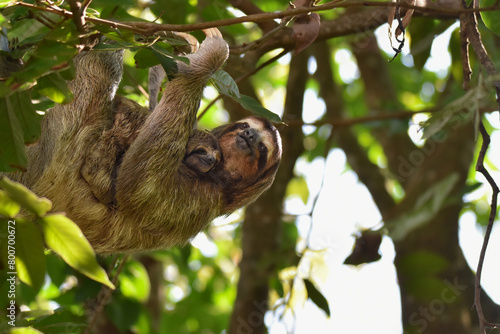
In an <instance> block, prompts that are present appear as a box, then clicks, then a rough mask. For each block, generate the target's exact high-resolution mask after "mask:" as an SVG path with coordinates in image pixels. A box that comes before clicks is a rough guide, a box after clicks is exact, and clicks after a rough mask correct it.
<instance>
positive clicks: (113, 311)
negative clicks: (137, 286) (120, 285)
mask: <svg viewBox="0 0 500 334" xmlns="http://www.w3.org/2000/svg"><path fill="white" fill-rule="evenodd" d="M140 311H141V304H140V303H139V302H137V301H135V300H133V299H129V298H126V297H125V296H123V295H121V294H117V295H115V296H114V297H113V302H112V303H110V304H109V305H107V306H106V313H107V314H108V316H109V318H110V319H111V321H112V322H113V323H114V324H115V325H116V326H117V327H118V329H120V330H122V331H127V330H128V329H130V327H132V326H133V325H134V324H135V322H136V321H137V319H138V318H139V314H140Z"/></svg>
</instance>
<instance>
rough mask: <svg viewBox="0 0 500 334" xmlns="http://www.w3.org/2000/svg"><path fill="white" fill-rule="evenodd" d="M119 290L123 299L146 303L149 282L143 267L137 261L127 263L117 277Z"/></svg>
mask: <svg viewBox="0 0 500 334" xmlns="http://www.w3.org/2000/svg"><path fill="white" fill-rule="evenodd" d="M119 281H120V290H121V292H122V293H123V295H124V296H125V297H129V298H132V299H135V300H137V301H140V302H146V301H147V300H148V298H149V291H150V288H151V286H150V281H149V276H148V273H147V271H146V268H144V265H143V264H142V263H140V262H139V261H128V262H127V264H126V266H125V270H124V271H123V272H122V273H121V274H120V276H119Z"/></svg>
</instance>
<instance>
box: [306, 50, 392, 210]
mask: <svg viewBox="0 0 500 334" xmlns="http://www.w3.org/2000/svg"><path fill="white" fill-rule="evenodd" d="M313 50H314V57H315V58H316V62H317V63H318V69H320V70H318V71H316V73H315V74H314V77H315V79H316V80H317V81H318V85H319V87H320V92H319V95H320V97H321V98H322V99H323V100H324V101H325V104H326V117H328V118H337V119H340V118H341V117H342V113H343V110H344V106H343V102H342V101H343V100H342V96H341V93H340V88H339V86H338V85H336V84H335V82H334V81H333V78H334V75H333V69H332V66H331V64H330V54H331V51H330V49H329V47H328V44H327V43H324V42H323V43H317V44H316V45H315V46H314V49H313ZM332 131H334V132H335V139H336V141H337V143H338V145H339V147H340V148H341V149H342V150H343V151H344V153H345V154H346V158H347V162H348V163H349V166H351V168H352V169H353V170H354V171H355V172H356V174H357V175H358V177H359V179H360V181H361V182H363V184H364V185H365V186H366V187H367V189H368V191H369V192H370V194H371V195H372V198H373V200H374V202H375V204H376V205H377V207H378V208H379V210H380V212H381V213H382V215H383V213H384V212H388V211H389V210H390V209H392V207H393V206H394V204H395V203H394V200H393V199H392V197H391V196H390V194H389V193H388V192H387V190H386V188H385V178H384V176H383V175H382V174H381V172H380V169H379V167H378V166H377V165H375V164H374V163H372V162H371V161H370V160H369V158H368V156H367V153H366V151H365V150H364V149H363V148H362V147H361V145H360V144H359V143H358V140H357V137H356V135H355V134H354V133H353V132H352V131H351V130H350V129H346V128H342V129H337V128H335V127H334V129H333V130H332Z"/></svg>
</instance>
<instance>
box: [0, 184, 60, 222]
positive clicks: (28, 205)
mask: <svg viewBox="0 0 500 334" xmlns="http://www.w3.org/2000/svg"><path fill="white" fill-rule="evenodd" d="M0 188H3V189H4V190H5V192H6V194H7V195H8V196H9V197H10V198H11V199H13V200H14V201H16V202H18V203H19V204H21V206H22V207H23V208H24V209H26V210H28V211H30V212H31V213H33V214H35V215H36V216H43V215H45V214H46V213H47V212H48V211H49V210H50V209H51V208H52V203H51V202H50V201H49V200H48V199H47V198H45V197H38V196H37V195H35V193H34V192H32V191H31V190H29V189H28V188H26V187H25V186H24V185H22V184H21V183H19V182H14V181H11V180H9V179H8V178H7V177H2V178H0Z"/></svg>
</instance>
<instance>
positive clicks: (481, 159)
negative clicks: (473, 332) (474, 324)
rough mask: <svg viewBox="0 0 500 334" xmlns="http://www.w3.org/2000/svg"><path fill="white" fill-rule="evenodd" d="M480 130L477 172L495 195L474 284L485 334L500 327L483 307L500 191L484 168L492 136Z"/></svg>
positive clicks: (481, 325) (480, 326) (481, 126)
mask: <svg viewBox="0 0 500 334" xmlns="http://www.w3.org/2000/svg"><path fill="white" fill-rule="evenodd" d="M479 130H480V132H481V136H482V138H483V144H482V145H481V150H480V152H479V157H478V159H477V164H476V171H478V172H479V173H481V174H483V175H484V177H485V178H486V180H487V181H488V183H489V184H490V186H491V189H492V190H493V195H492V196H491V205H490V208H491V211H490V216H489V218H488V226H487V227H486V233H485V235H484V240H483V246H482V247H481V253H480V255H479V262H478V264H477V269H476V279H475V282H474V307H475V308H476V312H477V316H478V318H479V332H480V333H481V334H485V333H486V327H490V328H496V327H499V326H500V325H498V324H493V323H490V322H488V321H487V320H486V319H485V317H484V313H483V308H482V307H481V273H482V271H483V263H484V258H485V256H486V249H487V248H488V242H489V240H490V235H491V229H492V227H493V223H494V222H495V217H496V215H497V200H498V192H499V189H498V186H497V184H496V183H495V180H494V179H493V177H492V176H491V175H490V173H489V172H488V170H487V169H486V168H485V167H484V157H485V155H486V151H487V150H488V146H489V145H490V135H489V134H488V132H487V131H486V129H485V127H484V124H483V122H481V124H480V125H479Z"/></svg>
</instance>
